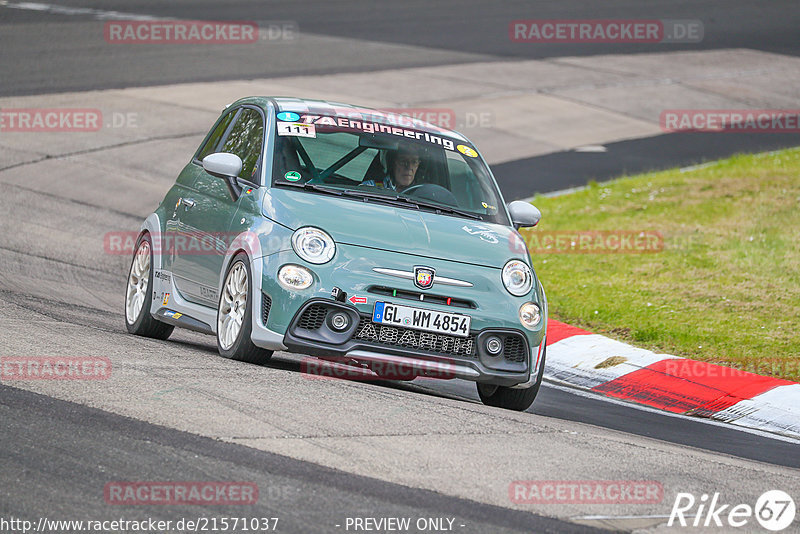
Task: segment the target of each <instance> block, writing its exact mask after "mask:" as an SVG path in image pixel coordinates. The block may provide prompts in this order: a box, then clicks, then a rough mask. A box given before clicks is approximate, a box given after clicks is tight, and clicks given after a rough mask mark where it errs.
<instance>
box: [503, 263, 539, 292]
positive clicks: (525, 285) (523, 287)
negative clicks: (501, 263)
mask: <svg viewBox="0 0 800 534" xmlns="http://www.w3.org/2000/svg"><path fill="white" fill-rule="evenodd" d="M503 285H504V286H506V289H507V290H508V292H509V293H511V294H512V295H514V296H515V297H521V296H523V295H525V294H527V293H528V292H530V290H531V288H532V287H533V273H531V268H530V267H528V266H527V265H525V263H524V262H521V261H519V260H510V261H509V262H508V263H506V265H505V267H503Z"/></svg>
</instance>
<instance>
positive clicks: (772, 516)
mask: <svg viewBox="0 0 800 534" xmlns="http://www.w3.org/2000/svg"><path fill="white" fill-rule="evenodd" d="M796 512H797V509H796V507H795V503H794V500H793V499H792V498H791V497H790V496H789V494H788V493H786V492H785V491H781V490H770V491H767V492H765V493H764V494H762V495H761V496H760V497H759V498H758V500H756V504H755V506H750V505H749V504H737V505H732V504H723V503H722V502H720V496H719V493H714V495H713V496H711V497H709V495H708V494H705V493H704V494H703V495H701V496H700V498H699V499H696V498H695V496H694V495H692V494H691V493H678V495H676V496H675V503H674V504H673V505H672V512H671V513H670V515H669V521H668V522H667V526H670V527H672V526H676V527H695V528H697V527H716V528H719V527H734V528H740V527H746V526H749V528H748V529H747V530H748V531H751V530H752V528H753V522H752V519H753V517H755V519H756V521H758V523H759V524H760V525H761V526H762V527H764V528H765V529H767V530H771V531H772V532H779V531H781V530H784V529H786V528H787V527H788V526H789V525H791V524H792V521H794V518H795V514H796Z"/></svg>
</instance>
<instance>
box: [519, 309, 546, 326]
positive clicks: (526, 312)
mask: <svg viewBox="0 0 800 534" xmlns="http://www.w3.org/2000/svg"><path fill="white" fill-rule="evenodd" d="M541 320H542V314H541V311H540V310H539V305H538V304H534V303H533V302H526V303H525V304H523V305H522V306H521V307H520V309H519V322H521V323H522V326H524V327H525V328H527V329H529V330H533V329H534V328H536V327H537V326H538V325H539V322H540V321H541Z"/></svg>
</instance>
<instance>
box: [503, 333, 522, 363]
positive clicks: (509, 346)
mask: <svg viewBox="0 0 800 534" xmlns="http://www.w3.org/2000/svg"><path fill="white" fill-rule="evenodd" d="M503 345H504V347H503V358H505V359H506V360H508V361H510V362H524V361H525V342H524V341H523V340H522V338H521V337H520V336H518V335H511V336H506V339H505V342H504V343H503Z"/></svg>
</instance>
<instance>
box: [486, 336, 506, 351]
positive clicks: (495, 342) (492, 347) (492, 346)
mask: <svg viewBox="0 0 800 534" xmlns="http://www.w3.org/2000/svg"><path fill="white" fill-rule="evenodd" d="M502 350H503V342H502V341H500V338H499V337H496V336H492V337H490V338H489V339H487V340H486V352H488V353H489V354H491V355H492V356H497V355H498V354H500V352H501V351H502Z"/></svg>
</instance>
